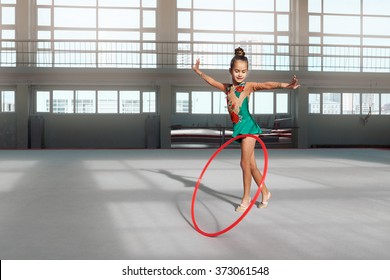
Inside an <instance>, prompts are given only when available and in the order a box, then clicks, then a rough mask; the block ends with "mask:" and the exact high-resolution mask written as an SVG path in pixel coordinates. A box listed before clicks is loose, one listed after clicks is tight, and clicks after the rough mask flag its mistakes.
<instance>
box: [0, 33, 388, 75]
mask: <svg viewBox="0 0 390 280" xmlns="http://www.w3.org/2000/svg"><path fill="white" fill-rule="evenodd" d="M0 42H1V44H0V67H78V68H170V69H189V68H191V66H192V64H193V63H194V61H195V59H196V58H200V59H201V61H202V67H204V68H207V69H227V68H229V64H230V59H231V58H232V53H233V52H234V48H235V47H237V46H238V45H240V46H241V47H243V48H244V49H245V51H246V52H247V56H248V59H249V61H250V68H251V69H253V70H267V71H291V70H294V71H298V70H301V71H332V72H382V73H389V72H390V47H384V46H345V45H292V44H267V43H256V42H241V43H240V44H233V43H214V42H155V41H97V40H85V41H69V40H55V41H45V40H39V41H33V40H30V41H15V40H2V41H0Z"/></svg>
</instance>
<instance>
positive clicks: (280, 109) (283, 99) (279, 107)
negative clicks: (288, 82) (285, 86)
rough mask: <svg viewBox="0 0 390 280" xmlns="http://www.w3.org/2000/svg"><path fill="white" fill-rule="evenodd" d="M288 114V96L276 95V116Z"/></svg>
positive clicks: (284, 94) (285, 94)
mask: <svg viewBox="0 0 390 280" xmlns="http://www.w3.org/2000/svg"><path fill="white" fill-rule="evenodd" d="M287 113H288V94H287V93H278V94H276V114H287Z"/></svg>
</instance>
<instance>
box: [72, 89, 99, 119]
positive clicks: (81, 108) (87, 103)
mask: <svg viewBox="0 0 390 280" xmlns="http://www.w3.org/2000/svg"><path fill="white" fill-rule="evenodd" d="M95 112H96V92H95V91H94V90H77V91H76V113H81V114H88V113H95Z"/></svg>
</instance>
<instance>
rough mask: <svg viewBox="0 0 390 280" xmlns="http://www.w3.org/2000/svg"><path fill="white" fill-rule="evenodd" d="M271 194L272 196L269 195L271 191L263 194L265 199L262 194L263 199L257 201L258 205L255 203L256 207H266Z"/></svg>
mask: <svg viewBox="0 0 390 280" xmlns="http://www.w3.org/2000/svg"><path fill="white" fill-rule="evenodd" d="M271 196H272V195H271V192H268V194H267V195H266V196H265V197H266V199H264V196H263V201H261V202H260V203H259V205H257V207H258V208H261V209H263V208H267V206H268V201H269V200H270V198H271Z"/></svg>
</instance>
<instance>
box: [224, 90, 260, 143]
mask: <svg viewBox="0 0 390 280" xmlns="http://www.w3.org/2000/svg"><path fill="white" fill-rule="evenodd" d="M244 89H245V83H241V84H239V85H238V86H236V87H234V93H233V90H232V85H229V86H227V88H226V96H227V105H228V111H229V114H230V118H231V120H232V122H233V135H232V136H233V137H236V136H238V135H240V134H253V135H258V134H261V132H262V131H261V128H260V126H259V125H258V124H257V123H256V122H255V120H254V119H253V117H252V116H251V114H250V113H249V106H248V103H249V95H248V94H247V93H245V92H244Z"/></svg>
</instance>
